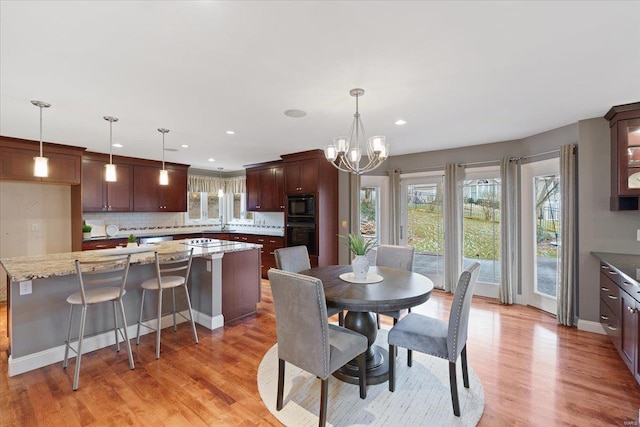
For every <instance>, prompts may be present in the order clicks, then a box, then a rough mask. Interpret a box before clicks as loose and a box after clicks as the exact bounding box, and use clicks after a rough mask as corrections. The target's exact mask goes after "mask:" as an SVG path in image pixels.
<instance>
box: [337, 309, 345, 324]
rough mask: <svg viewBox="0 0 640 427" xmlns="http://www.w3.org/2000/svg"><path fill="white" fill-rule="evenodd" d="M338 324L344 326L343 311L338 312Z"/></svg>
mask: <svg viewBox="0 0 640 427" xmlns="http://www.w3.org/2000/svg"><path fill="white" fill-rule="evenodd" d="M338 325H340V326H344V311H341V312H340V313H338Z"/></svg>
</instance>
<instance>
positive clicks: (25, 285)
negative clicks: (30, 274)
mask: <svg viewBox="0 0 640 427" xmlns="http://www.w3.org/2000/svg"><path fill="white" fill-rule="evenodd" d="M31 283H32V282H31V280H25V281H24V282H20V295H29V294H30V293H31Z"/></svg>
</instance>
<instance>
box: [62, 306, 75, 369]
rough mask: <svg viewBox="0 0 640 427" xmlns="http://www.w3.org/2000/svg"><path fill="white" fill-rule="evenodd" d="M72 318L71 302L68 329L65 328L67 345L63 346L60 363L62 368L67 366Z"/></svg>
mask: <svg viewBox="0 0 640 427" xmlns="http://www.w3.org/2000/svg"><path fill="white" fill-rule="evenodd" d="M72 319H73V304H71V307H70V308H69V329H68V330H67V341H66V342H67V345H66V346H65V348H64V362H63V363H62V368H63V369H66V368H67V363H68V362H69V346H70V345H71V320H72Z"/></svg>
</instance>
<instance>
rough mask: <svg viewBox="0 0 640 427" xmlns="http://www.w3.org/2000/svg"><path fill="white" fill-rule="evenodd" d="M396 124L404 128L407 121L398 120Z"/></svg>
mask: <svg viewBox="0 0 640 427" xmlns="http://www.w3.org/2000/svg"><path fill="white" fill-rule="evenodd" d="M394 123H395V124H397V125H398V126H402V125H406V124H407V121H406V120H402V119H400V120H396V121H395V122H394Z"/></svg>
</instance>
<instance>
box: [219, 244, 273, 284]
mask: <svg viewBox="0 0 640 427" xmlns="http://www.w3.org/2000/svg"><path fill="white" fill-rule="evenodd" d="M228 240H231V241H236V242H242V243H256V244H259V245H262V249H261V250H260V263H261V267H260V271H261V274H262V278H263V279H268V275H267V272H268V271H269V269H270V268H275V267H276V256H275V250H276V249H278V248H283V247H284V238H283V237H279V236H263V235H259V234H231V235H229V239H228Z"/></svg>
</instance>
